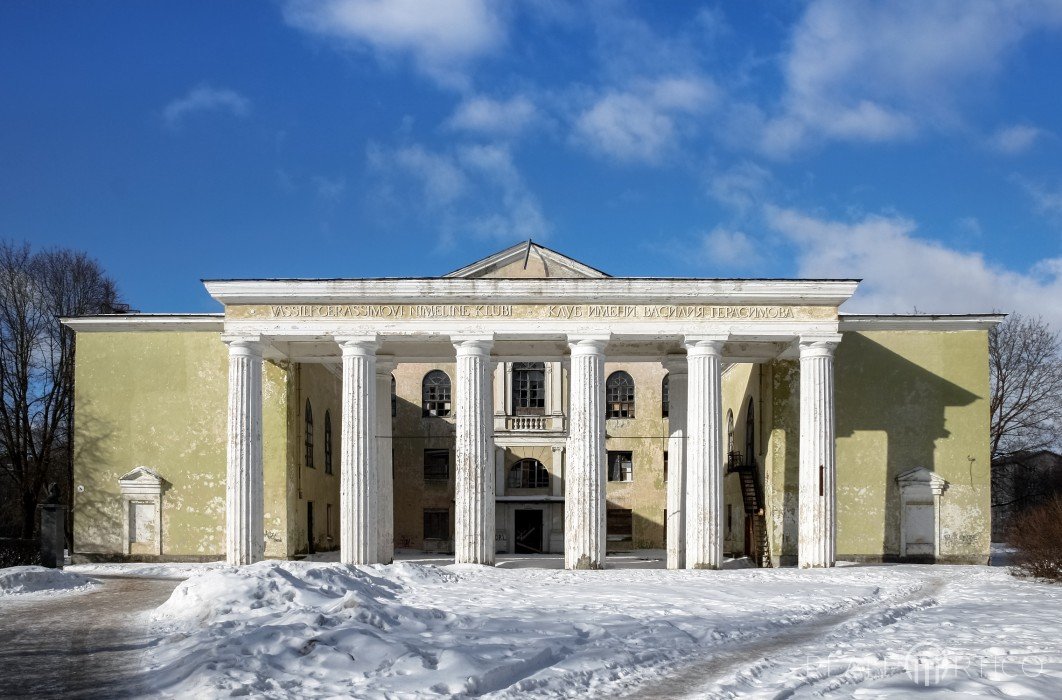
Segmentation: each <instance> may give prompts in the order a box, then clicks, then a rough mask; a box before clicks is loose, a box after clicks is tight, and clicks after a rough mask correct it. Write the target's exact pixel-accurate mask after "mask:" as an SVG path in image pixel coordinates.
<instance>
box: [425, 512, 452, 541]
mask: <svg viewBox="0 0 1062 700" xmlns="http://www.w3.org/2000/svg"><path fill="white" fill-rule="evenodd" d="M424 539H426V540H448V539H450V511H449V510H448V509H446V508H425V509H424Z"/></svg>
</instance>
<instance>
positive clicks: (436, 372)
mask: <svg viewBox="0 0 1062 700" xmlns="http://www.w3.org/2000/svg"><path fill="white" fill-rule="evenodd" d="M421 405H422V406H423V408H424V415H426V416H448V415H450V377H449V376H448V375H447V374H446V372H443V371H442V370H441V369H433V370H432V371H430V372H428V373H427V374H425V375H424V381H423V382H422V383H421Z"/></svg>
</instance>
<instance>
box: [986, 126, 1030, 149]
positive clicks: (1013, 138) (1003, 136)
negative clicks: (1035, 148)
mask: <svg viewBox="0 0 1062 700" xmlns="http://www.w3.org/2000/svg"><path fill="white" fill-rule="evenodd" d="M1043 135H1044V132H1043V130H1042V129H1038V128H1037V127H1035V126H1029V125H1028V124H1015V125H1013V126H1008V127H1005V128H1002V129H1000V130H999V131H997V132H996V133H994V134H992V137H991V138H990V139H989V145H990V146H991V147H992V148H994V149H995V150H997V151H999V152H1000V153H1006V154H1007V155H1016V154H1018V153H1024V152H1025V151H1027V150H1029V149H1030V148H1032V145H1033V144H1034V143H1036V140H1037V139H1038V138H1040V137H1041V136H1043Z"/></svg>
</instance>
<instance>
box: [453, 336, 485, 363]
mask: <svg viewBox="0 0 1062 700" xmlns="http://www.w3.org/2000/svg"><path fill="white" fill-rule="evenodd" d="M450 342H452V343H453V344H454V350H456V351H457V356H458V357H468V356H471V355H478V356H489V355H490V351H491V348H493V347H494V335H493V334H491V333H480V334H476V335H451V336H450Z"/></svg>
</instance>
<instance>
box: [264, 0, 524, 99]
mask: <svg viewBox="0 0 1062 700" xmlns="http://www.w3.org/2000/svg"><path fill="white" fill-rule="evenodd" d="M500 8H501V3H494V2H489V0H435V1H433V2H421V1H420V0H323V1H321V0H288V1H287V2H286V3H285V5H284V18H285V20H286V21H287V23H288V24H290V25H291V26H293V27H296V28H298V29H302V30H304V31H307V32H310V33H312V34H317V35H320V36H323V37H327V38H331V39H337V40H340V41H343V42H348V43H349V44H350V45H353V46H355V47H361V48H369V49H372V50H373V51H375V52H377V54H378V55H381V56H393V55H408V56H409V57H410V58H411V59H412V61H413V63H414V65H415V66H416V67H417V69H418V70H420V71H421V72H422V73H424V74H425V75H427V76H429V77H430V78H432V79H433V80H435V81H437V82H438V83H440V84H442V85H446V86H449V87H463V86H465V85H466V84H467V76H466V74H465V73H466V70H467V66H468V64H469V63H470V62H471V61H472V60H474V59H476V58H479V57H481V56H483V55H485V54H488V53H491V52H492V51H494V50H496V49H497V48H498V47H499V46H500V45H501V44H503V43H504V41H505V34H506V30H505V23H504V21H503V20H502V17H501V16H500V14H499V9H500Z"/></svg>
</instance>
